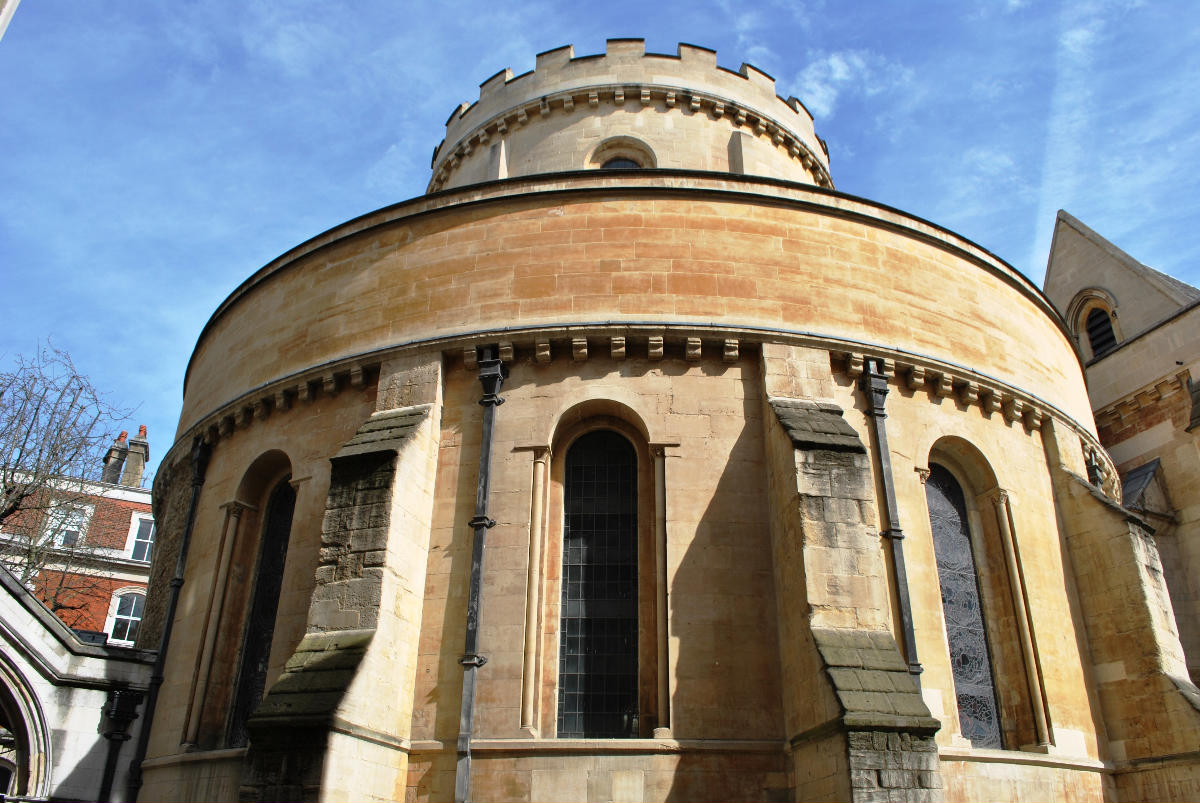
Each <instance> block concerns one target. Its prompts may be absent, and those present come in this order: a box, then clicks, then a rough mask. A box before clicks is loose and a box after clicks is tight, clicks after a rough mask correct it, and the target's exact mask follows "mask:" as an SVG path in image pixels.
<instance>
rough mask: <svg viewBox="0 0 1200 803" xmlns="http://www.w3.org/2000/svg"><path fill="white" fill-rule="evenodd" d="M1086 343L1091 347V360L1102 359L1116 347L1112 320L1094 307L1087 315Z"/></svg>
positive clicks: (1105, 313)
mask: <svg viewBox="0 0 1200 803" xmlns="http://www.w3.org/2000/svg"><path fill="white" fill-rule="evenodd" d="M1085 326H1086V328H1087V336H1088V343H1089V344H1090V345H1091V347H1092V358H1093V359H1095V358H1097V357H1103V356H1104V355H1105V354H1107V353H1108V352H1110V351H1112V350H1113V349H1114V348H1116V347H1117V335H1116V333H1115V332H1114V331H1113V325H1112V318H1110V317H1109V315H1108V312H1107V311H1106V310H1104V309H1101V308H1100V307H1095V308H1093V309H1092V311H1091V312H1089V313H1088V316H1087V323H1086V324H1085Z"/></svg>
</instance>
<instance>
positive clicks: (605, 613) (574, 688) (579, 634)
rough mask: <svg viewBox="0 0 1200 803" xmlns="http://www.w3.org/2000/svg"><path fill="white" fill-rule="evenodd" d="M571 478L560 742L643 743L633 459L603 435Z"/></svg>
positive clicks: (584, 445) (573, 458)
mask: <svg viewBox="0 0 1200 803" xmlns="http://www.w3.org/2000/svg"><path fill="white" fill-rule="evenodd" d="M565 469H566V471H565V475H564V489H563V491H564V522H563V567H562V620H561V627H560V629H559V644H560V647H559V661H558V736H559V737H560V738H583V737H593V738H596V737H598V738H624V737H633V736H637V735H638V544H637V534H638V523H637V455H636V453H635V452H634V449H633V446H632V444H630V443H629V441H627V440H626V439H625V438H623V437H622V436H620V435H618V434H617V433H616V432H612V431H609V430H598V431H595V432H589V433H588V434H586V435H584V436H582V437H581V438H579V439H578V440H576V441H575V443H574V444H572V446H571V448H570V449H569V450H567V457H566V466H565Z"/></svg>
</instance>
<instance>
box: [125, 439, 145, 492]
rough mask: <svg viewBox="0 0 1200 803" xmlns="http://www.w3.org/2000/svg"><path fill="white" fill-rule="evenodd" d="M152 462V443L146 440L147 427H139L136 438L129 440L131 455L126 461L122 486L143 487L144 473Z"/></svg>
mask: <svg viewBox="0 0 1200 803" xmlns="http://www.w3.org/2000/svg"><path fill="white" fill-rule="evenodd" d="M149 461H150V442H149V441H148V440H146V425H145V424H143V425H142V426H140V427H138V434H137V437H136V438H130V440H129V455H128V457H126V459H125V470H124V471H123V472H122V473H121V484H122V485H132V486H133V487H135V488H138V487H141V484H142V473H143V472H144V471H145V470H146V463H148V462H149Z"/></svg>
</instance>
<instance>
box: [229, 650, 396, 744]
mask: <svg viewBox="0 0 1200 803" xmlns="http://www.w3.org/2000/svg"><path fill="white" fill-rule="evenodd" d="M374 635H375V631H374V630H373V629H372V630H342V631H335V632H330V633H309V634H308V635H306V636H305V637H304V638H303V639H301V640H300V644H299V645H298V646H297V647H296V651H295V652H294V653H292V657H291V658H289V659H288V662H287V665H286V666H285V667H284V670H283V674H282V675H280V676H279V680H277V681H275V683H274V684H273V685H272V686H271V691H270V693H269V694H268V695H267V696H266V698H265V699H264V700H263V701H262V704H261V705H260V706H259V707H258V710H256V711H255V712H254V715H253V716H252V717H251V718H250V723H249V726H250V728H251V730H252V732H253V733H254V735H255V736H256V737H257V736H258V734H259V730H258V729H259V728H260V727H269V726H271V725H274V724H286V725H288V726H298V725H328V724H332V723H333V717H334V711H335V710H336V709H337V706H338V704H339V703H340V702H341V699H342V697H343V696H344V695H345V693H346V690H347V689H348V688H349V687H350V682H351V681H352V680H354V674H355V672H357V670H358V665H359V663H360V662H361V661H362V659H363V656H364V655H366V652H367V647H368V646H369V645H370V643H371V638H372V637H373V636H374Z"/></svg>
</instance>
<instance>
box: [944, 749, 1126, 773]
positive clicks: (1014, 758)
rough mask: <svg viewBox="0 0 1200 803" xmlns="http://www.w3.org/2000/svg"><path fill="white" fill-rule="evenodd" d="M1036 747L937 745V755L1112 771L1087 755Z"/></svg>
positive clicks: (952, 758) (1038, 765)
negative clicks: (1027, 749) (1043, 749)
mask: <svg viewBox="0 0 1200 803" xmlns="http://www.w3.org/2000/svg"><path fill="white" fill-rule="evenodd" d="M1034 750H1038V748H1030V751H1025V750H989V749H984V748H979V749H975V748H972V747H940V746H939V747H938V757H939V758H940V759H941V760H942V761H977V762H982V763H991V764H1028V765H1032V766H1037V767H1055V768H1058V769H1068V770H1085V771H1088V772H1104V773H1110V772H1112V767H1110V766H1109V765H1108V764H1106V763H1104V762H1103V761H1098V760H1096V759H1094V758H1088V757H1087V756H1071V755H1055V754H1054V752H1053V750H1054V748H1053V747H1051V748H1049V750H1050V751H1051V752H1033V751H1034Z"/></svg>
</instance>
